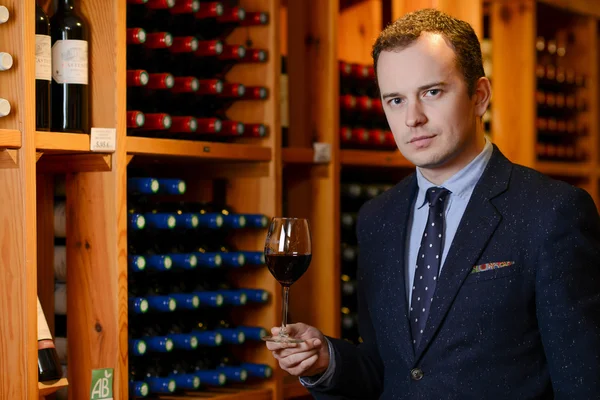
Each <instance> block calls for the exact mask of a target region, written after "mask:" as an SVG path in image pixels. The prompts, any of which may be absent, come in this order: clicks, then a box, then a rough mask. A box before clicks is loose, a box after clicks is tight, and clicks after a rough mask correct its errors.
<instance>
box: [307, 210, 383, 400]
mask: <svg viewBox="0 0 600 400" xmlns="http://www.w3.org/2000/svg"><path fill="white" fill-rule="evenodd" d="M364 209H365V207H363V208H362V210H361V212H360V213H359V217H358V223H357V229H356V230H357V235H358V238H359V246H360V244H361V242H362V241H361V230H360V229H361V221H362V219H363V218H364V214H365V213H364ZM362 253H363V254H364V252H362ZM360 254H361V251H360V247H359V262H358V264H359V265H358V274H357V277H358V287H357V292H358V295H357V296H358V329H359V333H360V336H361V337H362V339H363V343H361V344H359V345H358V346H356V345H354V344H351V343H349V342H346V341H344V340H341V339H334V338H328V339H329V341H330V343H331V345H332V348H333V355H334V357H335V370H334V372H333V376H332V379H331V383H330V385H328V386H327V387H314V388H311V389H310V392H311V394H312V395H313V396H314V398H316V399H332V398H338V396H339V398H343V399H376V398H379V396H380V394H381V392H382V390H383V363H382V361H381V358H380V356H379V351H378V349H377V342H376V338H375V330H374V328H373V323H372V321H371V316H370V314H369V309H368V307H367V293H366V290H367V289H366V288H365V286H366V285H365V278H366V275H365V270H364V268H362V267H363V266H364V261H363V257H362V256H361V255H360Z"/></svg>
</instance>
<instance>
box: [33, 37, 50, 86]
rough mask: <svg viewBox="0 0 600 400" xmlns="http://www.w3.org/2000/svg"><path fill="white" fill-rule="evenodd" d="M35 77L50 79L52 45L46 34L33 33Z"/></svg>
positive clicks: (44, 79)
mask: <svg viewBox="0 0 600 400" xmlns="http://www.w3.org/2000/svg"><path fill="white" fill-rule="evenodd" d="M35 79H39V80H43V81H50V80H52V47H51V39H50V36H48V35H35Z"/></svg>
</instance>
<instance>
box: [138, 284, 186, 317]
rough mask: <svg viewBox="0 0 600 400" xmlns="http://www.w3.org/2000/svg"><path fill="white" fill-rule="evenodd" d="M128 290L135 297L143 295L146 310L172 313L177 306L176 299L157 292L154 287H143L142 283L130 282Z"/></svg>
mask: <svg viewBox="0 0 600 400" xmlns="http://www.w3.org/2000/svg"><path fill="white" fill-rule="evenodd" d="M129 292H130V293H131V294H132V295H134V296H136V297H143V298H145V299H146V300H147V301H148V310H149V311H152V312H155V313H172V312H173V311H175V309H176V308H177V301H176V300H175V299H174V298H173V297H171V296H169V295H163V294H160V293H157V292H156V291H155V290H154V288H152V287H150V288H145V287H143V286H142V285H136V284H130V285H129Z"/></svg>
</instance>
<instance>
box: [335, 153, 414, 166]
mask: <svg viewBox="0 0 600 400" xmlns="http://www.w3.org/2000/svg"><path fill="white" fill-rule="evenodd" d="M340 158H341V164H342V166H356V167H397V168H414V165H413V164H412V163H411V162H410V161H408V160H407V159H406V158H404V156H402V154H401V153H400V152H399V151H373V150H341V151H340Z"/></svg>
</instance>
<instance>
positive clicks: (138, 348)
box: [129, 339, 148, 357]
mask: <svg viewBox="0 0 600 400" xmlns="http://www.w3.org/2000/svg"><path fill="white" fill-rule="evenodd" d="M147 350H148V346H146V342H145V341H143V340H142V339H129V354H131V355H133V356H136V357H138V356H143V355H144V354H146V351H147Z"/></svg>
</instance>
